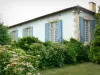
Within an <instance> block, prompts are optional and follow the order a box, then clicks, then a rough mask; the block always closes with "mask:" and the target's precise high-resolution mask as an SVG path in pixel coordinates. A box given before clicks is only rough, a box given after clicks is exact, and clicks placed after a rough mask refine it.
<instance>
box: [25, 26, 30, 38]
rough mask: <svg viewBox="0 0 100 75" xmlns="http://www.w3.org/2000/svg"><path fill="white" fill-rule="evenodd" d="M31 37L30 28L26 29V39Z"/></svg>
mask: <svg viewBox="0 0 100 75" xmlns="http://www.w3.org/2000/svg"><path fill="white" fill-rule="evenodd" d="M29 35H30V28H26V29H25V37H27V36H29Z"/></svg>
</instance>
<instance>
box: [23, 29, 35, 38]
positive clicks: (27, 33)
mask: <svg viewBox="0 0 100 75" xmlns="http://www.w3.org/2000/svg"><path fill="white" fill-rule="evenodd" d="M22 36H23V37H27V36H30V37H32V36H33V27H28V28H24V29H23V32H22Z"/></svg>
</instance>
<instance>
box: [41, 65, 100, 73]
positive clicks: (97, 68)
mask: <svg viewBox="0 0 100 75" xmlns="http://www.w3.org/2000/svg"><path fill="white" fill-rule="evenodd" d="M40 73H41V75H100V65H98V64H93V63H82V64H77V65H70V66H67V65H66V66H64V67H63V68H54V69H48V70H43V71H40Z"/></svg>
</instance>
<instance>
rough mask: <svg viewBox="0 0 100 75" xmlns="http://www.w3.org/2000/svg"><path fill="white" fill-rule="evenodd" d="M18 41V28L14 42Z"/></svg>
mask: <svg viewBox="0 0 100 75" xmlns="http://www.w3.org/2000/svg"><path fill="white" fill-rule="evenodd" d="M17 41H18V30H16V42H17Z"/></svg>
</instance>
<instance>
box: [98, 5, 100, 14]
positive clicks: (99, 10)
mask: <svg viewBox="0 0 100 75" xmlns="http://www.w3.org/2000/svg"><path fill="white" fill-rule="evenodd" d="M98 13H100V5H99V6H98Z"/></svg>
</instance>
